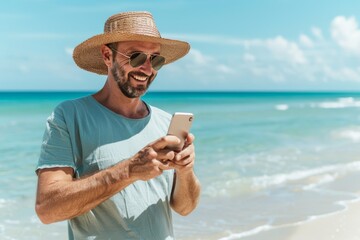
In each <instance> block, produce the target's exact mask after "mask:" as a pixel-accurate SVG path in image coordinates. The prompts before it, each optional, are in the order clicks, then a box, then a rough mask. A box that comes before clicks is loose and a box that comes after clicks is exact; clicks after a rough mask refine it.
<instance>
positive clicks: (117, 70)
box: [111, 61, 156, 98]
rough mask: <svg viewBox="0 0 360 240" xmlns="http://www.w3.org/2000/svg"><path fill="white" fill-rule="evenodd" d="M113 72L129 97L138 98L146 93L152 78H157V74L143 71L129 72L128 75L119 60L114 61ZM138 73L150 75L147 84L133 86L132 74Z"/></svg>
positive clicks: (115, 78)
mask: <svg viewBox="0 0 360 240" xmlns="http://www.w3.org/2000/svg"><path fill="white" fill-rule="evenodd" d="M111 73H112V75H113V77H114V80H115V82H116V83H117V85H118V87H119V89H120V91H121V92H122V93H123V94H124V95H125V96H126V97H128V98H137V97H140V96H142V95H144V94H145V93H146V91H147V90H148V88H149V86H150V84H151V83H152V80H153V79H154V78H155V76H156V75H154V74H152V75H151V76H150V77H148V76H147V75H145V74H144V73H142V72H129V73H128V74H127V76H126V75H125V71H124V68H123V67H121V66H119V64H118V62H116V61H114V65H113V67H112V68H111ZM131 74H136V75H139V76H144V77H148V80H147V83H146V85H145V86H144V85H140V86H135V87H134V86H132V85H131V82H130V75H131Z"/></svg>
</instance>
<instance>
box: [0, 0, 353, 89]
mask: <svg viewBox="0 0 360 240" xmlns="http://www.w3.org/2000/svg"><path fill="white" fill-rule="evenodd" d="M359 9H360V1H358V0H336V1H335V0H316V1H315V0H296V1H295V0H221V1H220V0H151V1H150V0H117V1H110V0H102V1H97V0H87V1H82V0H77V1H74V0H62V1H60V0H11V1H1V3H0V36H1V38H0V71H1V75H0V91H7V90H11V91H35V90H36V91H37V90H40V91H47V90H51V91H63V90H66V91H68V90H70V91H96V90H98V89H100V88H101V87H102V86H103V84H104V82H105V80H106V76H104V75H97V74H94V73H91V72H87V71H84V70H82V69H80V68H78V67H77V66H76V65H75V63H74V61H73V59H72V51H73V49H74V48H75V47H76V46H77V45H78V44H79V43H81V42H83V41H84V40H86V39H88V38H90V37H92V36H94V35H96V34H101V33H102V32H103V26H104V23H105V21H106V19H107V18H108V17H109V16H111V15H113V14H116V13H118V12H123V11H149V12H151V13H152V14H153V16H154V19H155V23H156V25H157V27H158V29H159V31H160V33H161V35H162V37H164V38H172V39H178V40H183V41H187V42H189V43H190V45H191V50H190V52H189V53H188V54H187V55H186V56H185V57H184V58H182V59H180V60H178V61H176V62H174V63H172V64H169V65H166V66H164V67H163V68H162V69H161V70H160V71H159V73H158V76H157V78H156V79H155V81H154V83H153V84H152V86H151V87H150V89H151V90H153V91H360V26H359V23H360V10H359Z"/></svg>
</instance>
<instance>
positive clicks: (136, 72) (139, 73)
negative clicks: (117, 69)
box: [128, 71, 152, 78]
mask: <svg viewBox="0 0 360 240" xmlns="http://www.w3.org/2000/svg"><path fill="white" fill-rule="evenodd" d="M131 74H136V75H138V76H140V77H147V78H149V77H151V76H152V75H150V76H149V75H146V74H145V73H143V72H139V71H132V72H129V74H128V75H131Z"/></svg>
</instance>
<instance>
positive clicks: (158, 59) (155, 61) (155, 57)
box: [110, 48, 165, 71]
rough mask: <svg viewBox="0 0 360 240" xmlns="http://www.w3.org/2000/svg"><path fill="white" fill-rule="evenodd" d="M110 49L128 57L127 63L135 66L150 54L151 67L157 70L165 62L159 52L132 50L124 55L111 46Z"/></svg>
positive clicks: (139, 64)
mask: <svg viewBox="0 0 360 240" xmlns="http://www.w3.org/2000/svg"><path fill="white" fill-rule="evenodd" d="M110 49H111V50H114V51H115V52H117V53H119V54H121V55H122V56H124V57H126V58H128V59H129V64H130V66H132V67H134V68H136V67H139V66H141V65H143V64H144V63H145V62H146V60H147V58H148V56H149V55H150V63H151V67H152V68H153V69H154V70H156V71H158V70H159V69H160V68H161V67H162V66H163V65H164V64H165V58H164V57H163V56H161V55H159V54H148V53H144V52H133V53H131V54H130V55H126V54H124V53H121V52H118V51H116V50H115V49H113V48H110Z"/></svg>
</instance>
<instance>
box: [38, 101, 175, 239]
mask: <svg viewBox="0 0 360 240" xmlns="http://www.w3.org/2000/svg"><path fill="white" fill-rule="evenodd" d="M147 107H148V109H149V111H150V114H149V115H148V116H146V117H144V118H141V119H129V118H125V117H123V116H121V115H119V114H116V113H115V112H112V111H111V110H109V109H108V108H106V107H104V106H103V105H101V104H100V103H98V102H97V101H96V100H95V99H94V98H93V97H92V96H87V97H84V98H80V99H76V100H71V101H66V102H63V103H61V104H60V105H59V106H57V107H56V108H55V110H54V112H53V113H52V114H51V116H50V117H49V118H48V120H47V124H46V130H45V134H44V138H43V143H42V147H41V153H40V158H39V162H38V166H37V169H42V168H53V167H71V168H73V169H74V171H75V173H76V176H77V177H79V178H80V177H82V176H85V175H89V174H92V173H95V172H97V171H100V170H103V169H106V168H108V167H110V166H112V165H114V164H116V163H118V162H120V161H122V160H124V159H128V158H129V157H132V156H133V155H134V154H136V153H137V152H138V151H139V150H140V149H142V148H143V147H144V146H146V145H147V144H149V143H150V142H153V141H154V140H156V139H158V138H160V137H162V136H164V135H166V132H167V129H168V126H169V123H170V118H171V115H170V114H168V113H166V112H164V111H162V110H160V109H158V108H155V107H152V106H149V105H147ZM173 176H174V171H173V170H169V171H164V173H163V174H162V175H160V176H158V177H156V178H154V179H151V180H149V181H136V182H134V183H133V184H131V185H129V186H128V187H126V188H125V189H123V190H122V191H120V192H118V193H116V194H115V195H114V196H112V197H111V198H110V199H108V200H106V201H105V202H103V203H101V204H100V205H98V206H97V207H95V208H94V209H92V210H90V211H89V212H87V213H85V214H83V215H81V216H79V217H76V218H74V219H71V220H69V239H126V240H127V239H132V240H135V239H136V240H139V239H146V240H149V239H150V240H151V239H153V240H162V239H166V240H169V239H174V234H173V227H172V216H171V208H170V195H171V189H172V185H173Z"/></svg>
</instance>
